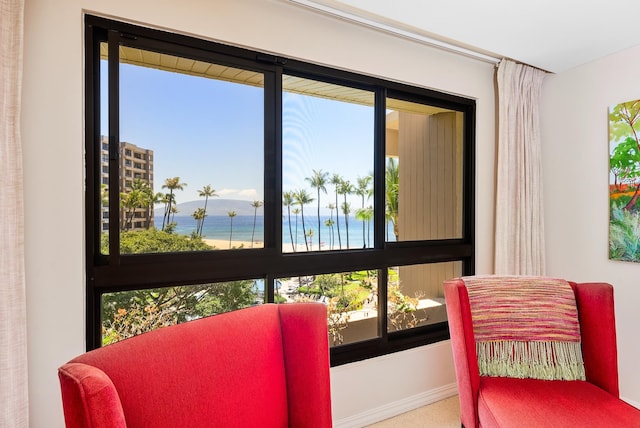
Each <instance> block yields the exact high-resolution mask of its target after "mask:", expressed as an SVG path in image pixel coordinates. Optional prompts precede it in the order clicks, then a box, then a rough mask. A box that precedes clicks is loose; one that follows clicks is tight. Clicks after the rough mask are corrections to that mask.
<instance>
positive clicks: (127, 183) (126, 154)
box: [100, 135, 154, 231]
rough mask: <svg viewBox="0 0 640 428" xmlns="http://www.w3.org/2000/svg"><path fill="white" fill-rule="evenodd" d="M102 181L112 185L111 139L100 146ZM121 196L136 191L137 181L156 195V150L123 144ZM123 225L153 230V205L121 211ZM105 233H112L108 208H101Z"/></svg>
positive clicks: (122, 208)
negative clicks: (154, 162)
mask: <svg viewBox="0 0 640 428" xmlns="http://www.w3.org/2000/svg"><path fill="white" fill-rule="evenodd" d="M100 159H101V162H100V181H101V183H102V184H103V185H105V186H108V185H109V138H108V137H106V136H104V135H103V136H102V138H101V144H100ZM118 159H119V163H120V168H119V169H120V177H119V180H118V182H119V186H120V192H121V193H122V192H124V193H128V192H130V191H131V190H132V189H133V186H134V183H135V182H136V180H141V181H142V182H144V183H146V184H147V185H148V186H149V188H150V189H151V191H152V192H153V150H148V149H145V148H142V147H138V146H136V145H135V144H131V143H128V142H126V141H122V142H120V147H119V156H118ZM120 224H121V228H122V229H127V230H141V229H148V228H150V227H152V226H153V225H154V224H153V204H151V205H149V207H144V208H135V209H134V210H133V212H129V211H127V209H126V208H124V207H121V208H120ZM101 229H102V230H103V231H106V230H109V207H108V206H103V208H102V224H101Z"/></svg>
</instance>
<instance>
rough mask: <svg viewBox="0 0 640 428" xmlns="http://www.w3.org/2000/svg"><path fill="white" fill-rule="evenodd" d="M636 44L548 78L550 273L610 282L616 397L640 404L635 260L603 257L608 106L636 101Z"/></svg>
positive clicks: (545, 145)
mask: <svg viewBox="0 0 640 428" xmlns="http://www.w3.org/2000/svg"><path fill="white" fill-rule="evenodd" d="M639 58H640V46H638V47H635V48H632V49H629V50H626V51H623V52H619V53H617V54H615V55H612V56H609V57H607V58H604V59H602V60H599V61H595V62H592V63H589V64H587V65H584V66H581V67H577V68H575V69H572V70H569V71H566V72H564V73H561V74H558V75H551V76H548V77H546V78H545V83H544V86H543V104H542V118H541V122H542V152H543V167H544V171H543V174H544V194H545V222H546V225H545V226H546V234H545V235H546V236H545V237H546V247H547V270H548V272H547V273H548V274H549V275H552V276H560V277H565V278H569V279H572V280H575V281H604V282H610V283H611V284H613V285H614V293H615V299H616V323H617V338H618V361H619V373H620V394H621V396H622V397H623V398H625V399H626V400H628V401H631V402H634V403H636V404H637V403H640V371H639V370H638V361H640V340H639V339H638V337H639V335H638V330H637V328H638V326H639V325H640V283H639V282H638V277H637V276H636V275H638V276H640V264H637V263H627V262H619V261H610V260H608V254H609V253H608V221H609V208H608V207H609V199H608V183H609V181H608V180H609V170H608V168H609V157H608V156H609V148H608V144H609V143H608V107H609V106H611V105H615V104H618V103H620V102H624V101H631V100H636V99H640V84H638V83H639V81H640V59H639Z"/></svg>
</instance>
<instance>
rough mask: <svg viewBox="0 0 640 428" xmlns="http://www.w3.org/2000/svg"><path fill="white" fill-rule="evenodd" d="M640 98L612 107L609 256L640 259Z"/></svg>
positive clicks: (629, 259)
mask: <svg viewBox="0 0 640 428" xmlns="http://www.w3.org/2000/svg"><path fill="white" fill-rule="evenodd" d="M639 199H640V100H635V101H628V102H624V103H620V104H617V105H614V106H611V107H610V108H609V259H611V260H623V261H630V262H640V200H639Z"/></svg>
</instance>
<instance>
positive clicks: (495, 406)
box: [444, 277, 640, 428]
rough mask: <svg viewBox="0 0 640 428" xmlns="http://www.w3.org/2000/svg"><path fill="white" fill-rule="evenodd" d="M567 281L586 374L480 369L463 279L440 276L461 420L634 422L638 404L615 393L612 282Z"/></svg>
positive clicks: (470, 424) (521, 426) (639, 421)
mask: <svg viewBox="0 0 640 428" xmlns="http://www.w3.org/2000/svg"><path fill="white" fill-rule="evenodd" d="M471 278H473V277H471ZM476 278H477V277H476ZM494 278H495V277H494ZM569 285H570V286H571V289H572V290H573V294H574V296H575V307H576V308H577V319H578V320H579V331H580V336H581V349H582V359H583V361H584V375H585V378H586V380H541V379H533V378H527V377H525V378H519V377H507V376H485V375H483V376H481V375H480V370H479V363H478V356H477V355H478V354H477V349H480V348H477V343H476V337H475V334H476V333H474V322H473V318H472V311H471V305H470V301H469V292H468V289H467V284H465V281H464V278H463V279H454V280H450V281H446V282H445V284H444V290H445V298H446V303H447V306H446V307H447V313H448V318H449V330H450V333H451V345H452V349H453V357H454V365H455V370H456V379H457V384H458V392H459V398H460V418H461V422H462V426H463V427H466V428H474V427H475V428H477V427H483V428H490V427H502V428H504V427H518V428H526V427H535V428H541V427H569V426H571V427H583V428H584V427H617V428H623V427H640V411H639V410H638V409H636V408H634V407H632V406H630V405H629V404H627V403H625V402H624V401H622V400H620V399H619V392H618V366H617V350H616V332H615V317H614V306H613V287H612V286H611V285H609V284H605V283H583V284H577V283H571V282H570V283H569ZM490 292H491V290H489V293H490ZM570 294H571V293H570V292H569V295H570ZM476 314H477V312H476ZM475 320H476V327H477V324H478V323H480V321H479V317H477V316H476V318H475Z"/></svg>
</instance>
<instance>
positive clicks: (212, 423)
mask: <svg viewBox="0 0 640 428" xmlns="http://www.w3.org/2000/svg"><path fill="white" fill-rule="evenodd" d="M326 320H327V318H326V308H325V306H324V305H322V304H319V303H291V304H282V305H275V304H265V305H260V306H255V307H251V308H247V309H242V310H239V311H234V312H229V313H225V314H220V315H216V316H212V317H209V318H205V319H201V320H197V321H191V322H188V323H184V324H179V325H175V326H171V327H166V328H162V329H159V330H155V331H152V332H150V333H146V334H143V335H140V336H136V337H133V338H131V339H127V340H124V341H122V342H118V343H115V344H112V345H109V346H105V347H103V348H100V349H96V350H94V351H90V352H87V353H85V354H83V355H81V356H79V357H77V358H74V359H73V360H71V361H70V362H68V363H67V364H65V365H63V366H62V367H60V369H59V372H58V375H59V378H60V385H61V389H62V402H63V407H64V415H65V421H66V424H67V427H91V428H101V427H105V428H106V427H109V428H116V427H232V426H237V427H239V426H242V427H286V426H290V427H330V426H331V424H332V420H331V401H330V386H329V350H328V336H327V325H326V322H327V321H326Z"/></svg>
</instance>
